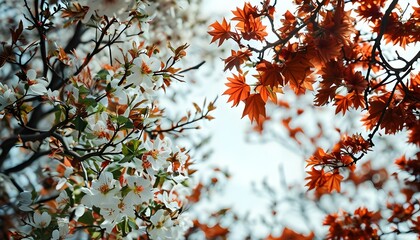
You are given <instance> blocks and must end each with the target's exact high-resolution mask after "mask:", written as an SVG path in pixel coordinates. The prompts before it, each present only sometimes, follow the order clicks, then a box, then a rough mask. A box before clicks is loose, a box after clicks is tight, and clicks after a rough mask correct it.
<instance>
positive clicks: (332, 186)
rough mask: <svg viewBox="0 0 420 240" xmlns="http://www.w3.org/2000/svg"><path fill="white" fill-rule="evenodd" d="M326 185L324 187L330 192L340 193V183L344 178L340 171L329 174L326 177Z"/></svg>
mask: <svg viewBox="0 0 420 240" xmlns="http://www.w3.org/2000/svg"><path fill="white" fill-rule="evenodd" d="M324 176H325V183H324V184H323V185H324V186H326V187H327V189H328V191H329V192H332V191H334V190H336V191H337V192H340V190H341V188H340V183H341V181H342V180H343V176H341V174H340V173H339V172H338V170H335V171H334V173H331V172H328V173H326V174H325V175H324Z"/></svg>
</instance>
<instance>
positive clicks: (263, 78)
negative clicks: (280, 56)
mask: <svg viewBox="0 0 420 240" xmlns="http://www.w3.org/2000/svg"><path fill="white" fill-rule="evenodd" d="M281 70H282V66H280V65H279V64H277V63H271V62H269V61H266V60H263V61H261V62H260V63H258V65H257V71H258V73H259V76H258V78H259V81H260V83H261V84H262V85H264V86H270V87H271V88H274V87H276V86H278V85H281V86H283V85H284V78H283V76H282V75H281Z"/></svg>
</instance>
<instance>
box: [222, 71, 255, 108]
mask: <svg viewBox="0 0 420 240" xmlns="http://www.w3.org/2000/svg"><path fill="white" fill-rule="evenodd" d="M227 79H228V80H229V82H228V83H226V84H225V85H226V86H228V87H229V89H227V90H226V91H225V92H224V93H223V95H229V100H228V102H230V101H233V105H232V107H233V106H238V104H239V102H240V101H242V100H245V99H247V98H248V96H249V91H250V90H251V89H250V87H249V85H248V84H246V82H245V76H244V75H242V74H238V75H235V74H233V77H228V78H227Z"/></svg>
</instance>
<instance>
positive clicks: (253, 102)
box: [242, 93, 266, 125]
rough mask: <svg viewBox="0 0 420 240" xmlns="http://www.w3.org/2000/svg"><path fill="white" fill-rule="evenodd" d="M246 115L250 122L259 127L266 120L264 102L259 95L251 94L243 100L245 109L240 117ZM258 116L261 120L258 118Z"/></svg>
mask: <svg viewBox="0 0 420 240" xmlns="http://www.w3.org/2000/svg"><path fill="white" fill-rule="evenodd" d="M246 115H248V117H249V119H251V122H253V121H254V120H256V121H257V123H258V124H259V125H260V124H261V123H262V120H263V119H265V118H266V116H265V102H264V101H263V100H262V98H261V95H260V94H259V93H257V94H251V95H250V96H249V97H248V98H247V99H246V100H245V109H244V112H243V115H242V117H245V116H246ZM260 116H261V117H263V118H260Z"/></svg>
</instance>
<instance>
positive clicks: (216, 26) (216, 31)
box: [208, 18, 233, 46]
mask: <svg viewBox="0 0 420 240" xmlns="http://www.w3.org/2000/svg"><path fill="white" fill-rule="evenodd" d="M210 27H212V28H213V30H211V31H208V33H209V34H210V35H211V36H213V38H212V39H211V42H212V43H213V42H215V41H216V40H219V46H220V45H222V43H223V42H224V41H225V40H227V39H229V38H230V37H231V36H232V34H233V32H231V31H230V23H229V24H228V23H227V22H226V19H225V18H223V21H222V24H220V23H219V22H218V21H216V22H214V23H213V24H211V25H210Z"/></svg>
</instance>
